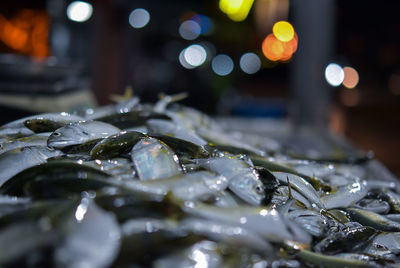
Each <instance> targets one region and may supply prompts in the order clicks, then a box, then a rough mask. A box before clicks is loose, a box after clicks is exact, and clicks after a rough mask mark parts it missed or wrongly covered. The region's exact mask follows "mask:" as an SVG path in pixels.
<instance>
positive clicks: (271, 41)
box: [261, 33, 298, 61]
mask: <svg viewBox="0 0 400 268" xmlns="http://www.w3.org/2000/svg"><path fill="white" fill-rule="evenodd" d="M297 42H298V37H297V35H296V34H295V35H294V38H292V39H291V40H290V41H289V42H282V41H280V40H278V39H277V38H276V37H275V35H274V34H272V33H271V34H269V35H268V36H267V37H266V38H265V39H264V41H263V43H262V47H261V48H262V52H263V54H264V56H265V57H266V58H267V59H269V60H271V61H288V60H290V59H291V57H292V55H293V53H294V52H296V50H297Z"/></svg>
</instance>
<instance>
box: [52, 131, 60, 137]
mask: <svg viewBox="0 0 400 268" xmlns="http://www.w3.org/2000/svg"><path fill="white" fill-rule="evenodd" d="M53 136H54V137H59V136H61V133H60V132H53Z"/></svg>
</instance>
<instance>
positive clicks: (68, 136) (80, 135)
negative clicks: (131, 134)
mask: <svg viewBox="0 0 400 268" xmlns="http://www.w3.org/2000/svg"><path fill="white" fill-rule="evenodd" d="M120 131H121V130H120V129H119V128H117V127H114V126H113V125H110V124H107V123H103V122H98V121H84V122H79V123H72V124H69V125H66V126H64V127H61V128H59V129H57V130H56V131H54V132H53V133H52V134H51V135H50V137H49V139H48V141H47V145H48V146H50V147H53V148H58V149H61V148H64V147H67V146H71V145H78V144H83V143H86V142H89V141H93V140H97V139H101V138H106V137H108V136H110V135H113V134H117V133H119V132H120Z"/></svg>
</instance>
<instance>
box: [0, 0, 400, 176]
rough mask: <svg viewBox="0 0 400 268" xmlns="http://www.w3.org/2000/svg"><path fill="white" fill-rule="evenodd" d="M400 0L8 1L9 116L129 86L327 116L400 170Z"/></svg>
mask: <svg viewBox="0 0 400 268" xmlns="http://www.w3.org/2000/svg"><path fill="white" fill-rule="evenodd" d="M399 8H400V4H399V1H397V0H387V1H373V0H370V1H365V0H363V1H362V0H353V1H345V0H336V1H334V0H325V1H320V0H290V1H289V0H204V1H189V0H170V1H161V0H152V1H145V0H93V1H89V0H87V1H65V0H36V1H29V0H18V1H14V0H2V1H1V2H0V112H1V113H2V116H1V122H0V123H1V124H4V123H6V122H8V121H11V120H14V119H17V118H19V117H22V116H26V115H29V114H33V113H43V112H60V111H74V110H77V109H82V108H84V107H93V106H97V105H104V104H107V103H110V102H111V99H110V96H111V95H112V94H120V95H122V94H124V92H125V91H126V89H127V88H131V89H133V92H134V94H135V95H137V96H139V97H140V98H141V100H142V101H155V100H157V98H158V95H159V94H160V93H162V92H163V93H167V94H174V93H179V92H183V91H185V92H188V93H189V97H188V98H187V99H186V100H184V101H183V103H184V104H187V105H190V106H194V107H196V108H198V109H200V110H202V111H204V112H207V113H209V114H213V115H217V116H239V117H251V118H254V117H263V118H275V119H283V120H288V121H290V122H292V123H293V124H295V125H307V126H311V127H313V128H318V129H319V128H329V129H331V130H333V131H334V132H335V133H336V134H338V135H342V136H345V137H347V138H348V139H349V140H350V141H352V142H353V143H354V144H355V145H357V146H358V147H360V148H362V149H364V150H372V151H374V152H375V155H376V157H377V158H378V159H379V160H381V161H382V162H383V163H384V164H385V165H386V166H388V167H389V169H391V170H392V171H393V172H394V173H396V174H397V175H398V176H399V175H400V157H398V152H399V151H400V64H399V63H400V61H399V58H400V23H399V19H398V14H397V13H398V10H399Z"/></svg>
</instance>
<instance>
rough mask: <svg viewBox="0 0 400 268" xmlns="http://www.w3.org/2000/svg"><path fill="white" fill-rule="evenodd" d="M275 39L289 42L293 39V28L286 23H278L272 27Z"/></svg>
mask: <svg viewBox="0 0 400 268" xmlns="http://www.w3.org/2000/svg"><path fill="white" fill-rule="evenodd" d="M272 32H273V33H274V35H275V37H276V38H277V39H278V40H279V41H282V42H289V41H290V40H292V39H293V37H294V28H293V26H292V24H290V23H289V22H287V21H278V22H277V23H275V24H274V26H273V27H272Z"/></svg>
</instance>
